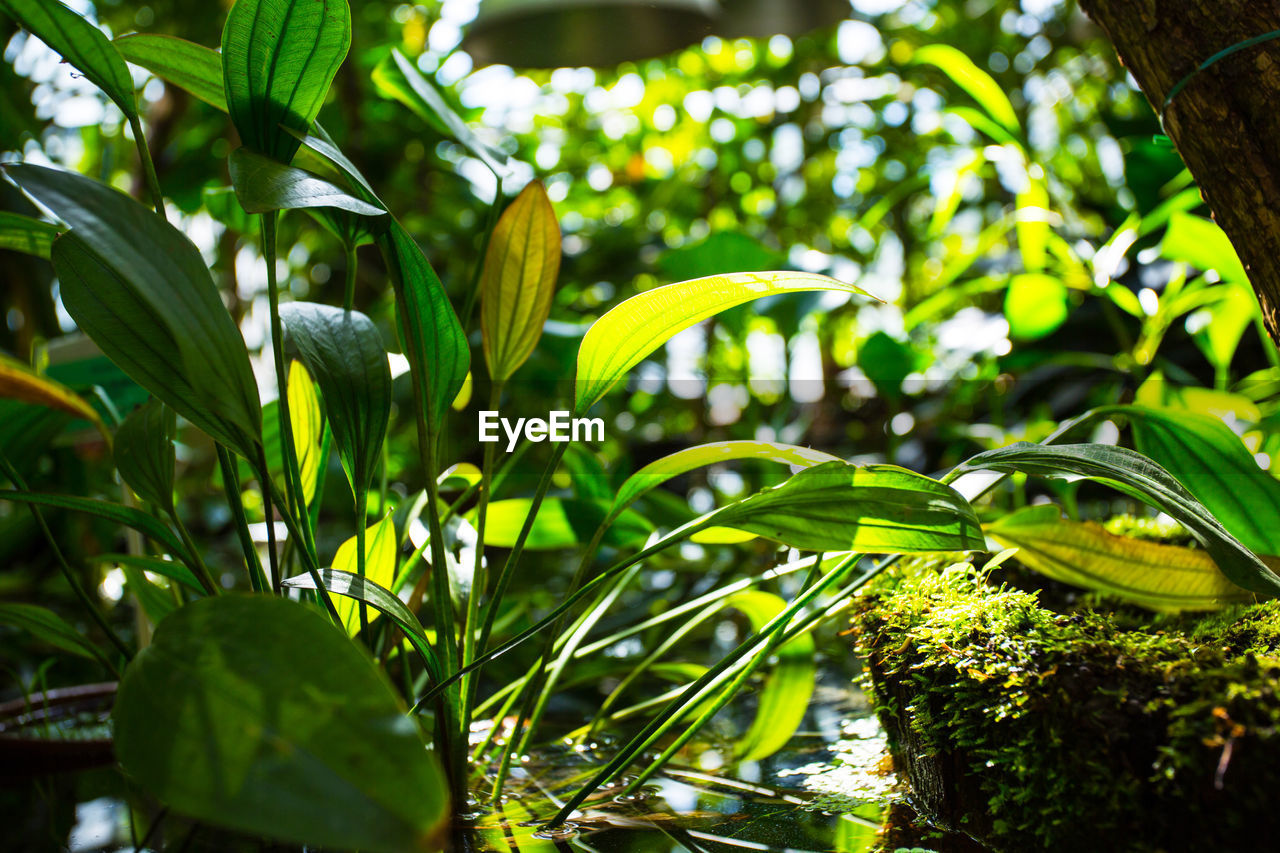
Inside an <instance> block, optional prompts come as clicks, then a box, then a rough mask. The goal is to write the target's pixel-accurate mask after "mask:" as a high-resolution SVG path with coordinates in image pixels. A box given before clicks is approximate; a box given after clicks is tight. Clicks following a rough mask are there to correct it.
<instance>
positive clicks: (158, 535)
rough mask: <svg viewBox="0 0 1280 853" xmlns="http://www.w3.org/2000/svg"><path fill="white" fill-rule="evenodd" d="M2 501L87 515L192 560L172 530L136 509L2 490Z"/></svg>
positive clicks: (47, 494) (87, 500) (95, 501)
mask: <svg viewBox="0 0 1280 853" xmlns="http://www.w3.org/2000/svg"><path fill="white" fill-rule="evenodd" d="M0 501H17V502H19V503H25V504H31V505H34V506H47V507H53V508H55V509H69V510H71V511H72V512H83V513H85V514H86V515H93V516H96V517H98V518H105V519H106V520H107V521H114V522H116V523H117V524H123V525H124V526H125V527H132V528H133V529H134V530H137V531H138V532H139V533H142V534H143V535H145V536H147V537H148V538H150V539H153V540H154V541H155V542H156V543H157V544H159V545H161V546H163V547H164V549H165V550H166V551H168V552H170V553H171V554H177V555H179V556H181V557H183V558H184V559H183V562H187V560H188V559H190V555H189V554H187V549H186V548H185V547H184V546H183V544H182V542H181V541H180V540H179V539H178V537H177V535H175V534H174V532H173V531H172V530H170V529H169V528H168V527H167V526H165V524H164V523H163V522H162V521H160V520H159V519H158V518H156V517H155V516H152V515H148V514H147V513H145V512H143V511H142V510H139V509H134V508H133V507H128V506H121V505H120V504H113V503H110V502H109V501H100V500H95V499H94V498H81V497H76V496H74V495H55V494H49V493H45V492H24V491H16V490H14V489H0Z"/></svg>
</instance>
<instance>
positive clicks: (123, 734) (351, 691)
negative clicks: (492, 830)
mask: <svg viewBox="0 0 1280 853" xmlns="http://www.w3.org/2000/svg"><path fill="white" fill-rule="evenodd" d="M112 716H113V718H114V721H115V747H116V755H117V757H118V758H119V759H120V763H121V764H122V765H123V766H124V768H125V770H126V772H128V774H129V775H130V777H131V778H132V779H134V780H135V781H137V782H138V784H140V785H141V786H142V787H143V788H144V789H146V790H147V791H149V792H150V793H152V794H154V795H155V796H157V797H158V798H159V799H160V800H162V801H163V802H165V803H166V804H168V805H169V806H171V807H172V808H173V809H174V810H175V811H177V812H180V813H182V814H186V815H190V816H191V817H194V818H197V819H199V820H203V821H207V822H209V823H213V824H218V825H222V826H227V827H230V828H232V829H237V830H240V831H243V832H249V833H253V834H255V835H263V836H266V837H269V838H277V839H281V840H284V841H290V842H294V843H299V844H306V845H308V846H310V845H315V846H321V847H325V848H331V849H343V850H346V849H360V850H368V851H387V853H401V851H406V850H426V849H436V847H435V844H436V842H437V840H438V839H437V833H438V832H439V831H440V829H441V827H442V825H443V822H444V821H445V819H446V818H447V816H448V814H449V810H448V802H447V794H446V788H445V782H444V778H443V774H442V773H441V772H440V769H439V767H438V765H437V763H436V761H435V760H434V758H433V756H432V755H431V753H429V752H428V751H427V749H426V747H425V746H424V744H423V742H422V739H421V736H420V734H419V732H418V728H417V724H416V723H414V722H413V720H411V719H409V718H408V717H407V716H405V713H404V710H403V708H402V707H401V705H400V701H399V699H398V698H397V696H396V693H395V691H394V690H393V689H392V688H391V685H390V684H388V683H387V681H386V678H385V677H384V676H383V675H382V673H381V672H380V671H379V670H378V669H377V667H376V666H374V664H373V662H372V661H371V660H370V659H369V657H368V656H367V655H366V654H365V653H364V651H363V650H362V649H360V648H359V647H358V646H356V645H355V644H354V643H352V642H351V641H350V640H349V639H348V638H347V637H346V635H345V634H343V633H342V632H341V631H339V630H338V629H336V628H335V627H334V626H333V624H332V623H331V622H329V621H328V620H327V619H326V618H325V617H324V616H322V615H321V614H320V613H318V612H317V611H315V610H313V609H311V608H309V607H307V606H305V605H302V604H298V603H296V602H292V601H289V600H287V599H282V598H274V597H270V596H243V595H225V596H220V597H218V598H207V599H204V600H201V601H197V602H195V603H193V604H189V605H187V606H185V607H182V608H180V609H178V610H177V611H175V612H174V613H173V614H172V615H171V616H170V617H169V618H168V619H166V620H165V621H164V622H163V623H161V624H160V627H159V628H158V629H157V631H156V635H155V641H154V642H153V643H152V645H150V646H148V647H147V648H146V649H144V650H143V651H142V652H140V653H139V654H138V656H137V657H136V658H135V659H134V660H133V662H132V663H131V664H130V665H129V668H128V670H126V672H125V675H124V678H123V679H122V680H121V682H120V692H119V696H118V698H117V699H116V704H115V710H114V712H113V715H112Z"/></svg>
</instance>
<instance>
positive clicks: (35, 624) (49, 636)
mask: <svg viewBox="0 0 1280 853" xmlns="http://www.w3.org/2000/svg"><path fill="white" fill-rule="evenodd" d="M0 625H13V626H15V627H17V628H21V629H22V630H24V631H29V632H30V633H32V634H35V635H36V637H38V638H40V639H41V640H43V641H44V642H46V643H48V644H49V645H51V646H53V647H55V648H59V649H62V650H63V651H64V652H70V653H71V654H73V655H79V656H80V657H83V658H89V659H91V660H102V659H103V657H102V653H101V652H100V651H98V649H97V647H96V646H94V645H93V643H90V642H89V640H88V639H86V638H85V636H84V635H83V634H81V633H80V632H79V631H77V630H76V629H75V628H72V627H71V626H70V625H69V624H67V622H66V621H65V620H64V619H63V618H62V617H61V616H59V615H58V614H56V613H54V612H53V611H52V610H48V609H46V608H44V607H38V606H36V605H34V604H16V603H10V602H0Z"/></svg>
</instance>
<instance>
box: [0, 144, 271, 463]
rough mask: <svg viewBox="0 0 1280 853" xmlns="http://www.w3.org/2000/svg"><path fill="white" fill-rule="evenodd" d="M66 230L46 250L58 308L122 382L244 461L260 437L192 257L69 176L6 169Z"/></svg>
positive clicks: (109, 195) (212, 290)
mask: <svg viewBox="0 0 1280 853" xmlns="http://www.w3.org/2000/svg"><path fill="white" fill-rule="evenodd" d="M4 169H5V172H6V173H7V174H8V175H9V176H10V177H12V178H13V179H14V181H15V182H16V183H17V184H18V185H19V186H21V187H22V188H23V189H24V190H26V191H27V192H28V193H29V194H31V195H32V196H33V197H35V198H36V199H37V200H38V201H40V202H41V203H42V204H44V205H45V206H46V207H48V208H49V209H51V210H52V211H53V212H54V213H55V214H56V215H57V216H58V218H59V219H62V220H63V221H64V222H66V223H67V224H69V225H70V226H71V229H72V230H71V231H69V232H68V233H66V234H63V235H62V236H61V237H59V238H58V239H57V241H56V242H55V243H54V245H53V264H54V269H55V270H57V272H58V277H59V279H60V281H61V287H62V300H63V303H64V304H65V305H66V308H67V311H68V312H69V313H70V314H71V316H72V318H73V319H74V320H75V321H76V324H77V325H79V326H80V328H81V329H82V330H83V331H84V332H85V333H86V334H88V335H89V337H90V338H92V339H93V341H94V343H96V344H97V345H98V346H99V347H100V348H101V349H102V351H103V352H104V353H105V354H106V355H107V356H108V357H109V358H110V359H111V360H112V361H114V362H115V363H116V364H117V365H118V366H119V367H120V368H121V369H122V370H123V371H124V372H125V373H127V374H128V375H129V376H130V378H132V379H133V380H134V381H135V382H137V383H138V384H139V385H141V386H142V387H144V388H146V389H147V390H148V391H150V392H151V393H152V394H154V395H155V396H156V397H159V398H160V399H161V400H163V401H164V402H165V403H166V404H168V405H169V406H171V407H172V408H173V409H174V410H175V411H176V412H177V413H178V414H180V415H182V416H183V417H185V418H186V419H187V420H189V421H191V423H193V424H195V425H196V426H197V427H199V428H200V429H202V430H204V431H205V432H206V433H208V434H209V435H210V436H212V437H213V438H215V439H217V440H218V441H220V442H222V443H223V444H225V445H227V446H228V447H230V448H232V449H234V450H235V451H236V452H238V453H240V454H241V455H242V456H245V457H246V458H250V459H252V458H254V456H255V454H254V451H253V448H254V447H255V445H256V444H257V443H258V442H259V441H260V437H261V434H262V422H261V412H260V410H261V406H260V404H259V402H258V386H257V383H256V381H255V380H254V377H253V370H252V368H251V367H250V366H249V353H248V351H247V350H246V349H245V345H244V340H243V339H242V338H241V337H240V330H239V329H237V328H236V324H235V321H234V320H232V319H231V315H230V314H228V313H227V309H226V308H225V307H224V306H223V304H222V299H221V297H220V296H219V295H218V290H217V288H216V287H215V286H214V283H213V279H212V278H210V276H209V270H208V269H207V268H206V267H205V265H204V261H203V260H201V258H200V252H199V250H197V249H196V247H195V246H193V245H192V244H191V242H190V241H189V240H188V239H187V238H186V237H185V236H183V235H182V233H181V232H180V231H178V230H177V229H175V228H174V227H173V226H172V225H170V224H169V223H167V222H165V221H164V220H163V219H161V218H160V217H158V216H156V215H155V214H154V213H153V212H152V211H150V210H148V209H147V208H145V207H143V206H142V205H141V204H139V203H138V202H136V201H134V200H133V199H131V198H129V197H128V196H126V195H124V194H123V193H120V192H117V191H116V190H114V189H111V188H110V187H108V186H105V185H104V184H100V183H98V182H97V181H93V180H90V179H88V178H85V177H83V176H81V175H77V174H75V173H72V172H63V171H59V170H56V169H46V168H44V167H42V166H32V165H19V166H6V167H4Z"/></svg>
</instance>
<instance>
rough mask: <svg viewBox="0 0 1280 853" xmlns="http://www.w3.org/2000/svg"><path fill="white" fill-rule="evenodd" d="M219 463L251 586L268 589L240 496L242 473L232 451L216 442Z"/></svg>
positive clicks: (259, 589)
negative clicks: (238, 471) (237, 469)
mask: <svg viewBox="0 0 1280 853" xmlns="http://www.w3.org/2000/svg"><path fill="white" fill-rule="evenodd" d="M215 447H217V450H218V465H219V467H220V468H221V470H222V488H223V491H224V492H226V495H227V505H228V506H229V507H231V515H232V517H233V519H234V520H235V524H236V536H237V538H239V540H240V550H242V551H244V568H245V572H246V573H248V575H249V588H250V589H252V590H253V591H254V592H266V591H267V578H266V576H265V575H264V574H263V573H262V560H261V559H259V557H258V549H257V547H256V546H255V545H254V544H253V537H252V536H250V535H249V520H248V518H246V517H245V512H244V501H243V500H242V499H241V497H240V475H239V474H238V473H237V471H236V463H235V460H234V459H233V458H232V456H231V451H229V450H227V448H225V447H223V446H222V445H221V444H216V445H215Z"/></svg>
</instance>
